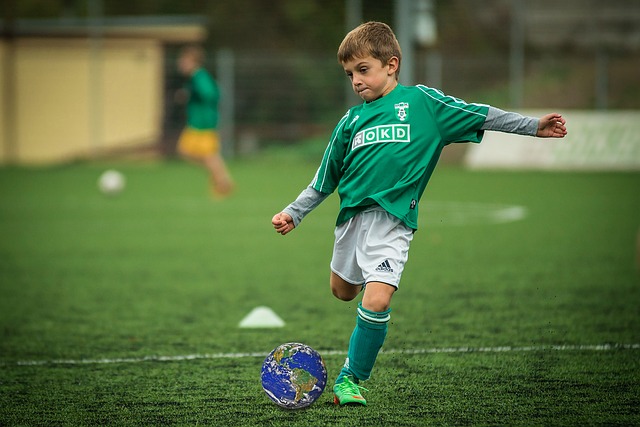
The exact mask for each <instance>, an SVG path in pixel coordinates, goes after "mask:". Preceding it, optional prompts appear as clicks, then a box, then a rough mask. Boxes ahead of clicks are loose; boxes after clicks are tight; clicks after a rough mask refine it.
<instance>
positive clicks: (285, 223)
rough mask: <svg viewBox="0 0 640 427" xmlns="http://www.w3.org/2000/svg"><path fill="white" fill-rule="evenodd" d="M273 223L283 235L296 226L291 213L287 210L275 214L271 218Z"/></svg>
mask: <svg viewBox="0 0 640 427" xmlns="http://www.w3.org/2000/svg"><path fill="white" fill-rule="evenodd" d="M271 224H273V228H275V229H276V231H277V232H278V233H280V234H282V235H283V236H284V235H285V234H287V233H288V232H290V231H292V230H293V229H294V228H296V226H295V224H294V223H293V218H291V215H289V214H288V213H285V212H280V213H277V214H275V215H274V216H273V218H272V219H271Z"/></svg>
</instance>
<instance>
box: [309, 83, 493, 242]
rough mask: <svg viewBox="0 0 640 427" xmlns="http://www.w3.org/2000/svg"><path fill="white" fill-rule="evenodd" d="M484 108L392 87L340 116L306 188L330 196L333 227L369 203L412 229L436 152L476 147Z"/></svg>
mask: <svg viewBox="0 0 640 427" xmlns="http://www.w3.org/2000/svg"><path fill="white" fill-rule="evenodd" d="M488 109H489V107H488V106H487V105H480V104H467V103H465V102H464V101H462V100H460V99H456V98H453V97H451V96H447V95H445V94H443V93H442V92H440V91H439V90H437V89H432V88H429V87H426V86H422V85H419V86H402V85H398V86H397V87H396V88H395V89H394V90H393V91H391V92H390V93H389V94H387V95H386V96H384V97H382V98H380V99H377V100H375V101H372V102H365V103H363V104H361V105H358V106H355V107H353V108H351V109H350V110H349V111H348V112H347V114H345V115H344V117H342V119H341V120H340V122H339V123H338V125H337V126H336V128H335V129H334V131H333V134H332V135H331V140H330V142H329V145H328V146H327V149H326V151H325V153H324V156H323V159H322V163H321V164H320V167H319V168H318V170H317V172H316V176H315V178H314V179H313V181H312V183H311V186H312V187H313V188H314V189H315V190H317V191H320V192H322V193H325V194H327V193H332V192H333V191H335V190H336V189H337V190H338V193H339V195H340V212H339V213H338V219H337V222H336V223H337V224H341V223H343V222H345V221H347V220H349V219H350V218H352V217H353V216H355V215H356V214H358V213H359V212H361V211H363V210H364V209H366V208H367V207H369V206H371V205H375V204H377V205H380V206H381V207H382V208H384V209H385V210H386V211H387V212H389V213H390V214H392V215H394V216H396V217H397V218H399V219H400V220H401V221H402V222H403V223H404V224H406V225H407V226H408V227H410V228H412V229H417V228H418V206H419V201H420V198H421V196H422V193H423V192H424V189H425V187H426V186H427V182H428V181H429V178H430V177H431V174H432V173H433V170H434V168H435V166H436V163H437V162H438V159H439V157H440V153H441V152H442V149H443V148H444V146H445V145H447V144H450V143H452V142H476V143H477V142H480V141H481V140H482V136H483V131H482V130H481V127H482V125H483V124H484V122H485V119H486V116H487V112H488Z"/></svg>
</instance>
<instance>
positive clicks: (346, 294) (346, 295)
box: [330, 272, 362, 301]
mask: <svg viewBox="0 0 640 427" xmlns="http://www.w3.org/2000/svg"><path fill="white" fill-rule="evenodd" d="M330 284H331V293H332V294H333V296H335V297H336V298H338V299H339V300H342V301H351V300H352V299H354V298H355V297H357V296H358V294H359V293H360V291H361V290H362V286H361V285H353V284H351V283H349V282H347V281H346V280H344V279H343V278H341V277H340V276H338V275H337V274H335V273H334V272H331V281H330Z"/></svg>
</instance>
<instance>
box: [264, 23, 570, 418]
mask: <svg viewBox="0 0 640 427" xmlns="http://www.w3.org/2000/svg"><path fill="white" fill-rule="evenodd" d="M401 59H402V54H401V51H400V46H399V44H398V41H397V39H396V37H395V35H394V33H393V31H392V30H391V28H389V26H387V25H386V24H383V23H379V22H368V23H365V24H362V25H360V26H359V27H357V28H356V29H354V30H353V31H351V32H350V33H348V34H347V36H346V37H345V38H344V40H343V41H342V43H341V45H340V47H339V49H338V61H339V63H340V64H341V65H342V67H343V68H344V71H345V73H346V74H347V76H348V77H349V79H350V80H351V84H352V86H353V90H354V91H355V92H356V93H357V94H358V95H359V96H360V97H361V98H362V99H363V100H364V103H362V104H361V105H358V106H355V107H353V108H351V109H350V110H349V111H348V112H347V113H346V114H345V115H344V116H343V117H342V119H341V120H340V121H339V122H338V124H337V126H336V127H335V129H334V131H333V134H332V136H331V140H330V141H329V145H328V147H327V149H326V151H325V153H324V156H323V159H322V162H321V164H320V167H319V168H318V170H317V172H316V175H315V177H314V178H313V180H312V181H311V184H310V185H309V186H308V187H307V188H306V189H305V190H304V191H302V193H301V194H300V195H299V196H298V198H297V199H296V200H295V201H294V202H293V203H291V204H290V205H289V206H287V207H286V208H285V209H284V210H283V211H282V212H280V213H278V214H276V215H275V216H274V217H273V219H272V220H271V222H272V224H273V226H274V228H275V229H276V231H277V232H278V233H280V234H282V235H285V234H287V233H289V232H290V231H291V230H293V229H294V228H295V227H296V226H297V225H298V224H299V223H300V221H302V219H303V218H304V216H305V215H307V214H308V213H309V212H311V210H313V209H314V208H315V207H316V206H318V205H319V204H320V203H321V202H322V201H323V200H324V199H325V198H326V197H327V196H329V194H331V193H332V192H333V191H335V190H336V189H337V190H338V194H339V195H340V211H339V213H338V219H337V222H336V224H337V225H336V228H335V244H334V248H333V257H332V260H331V278H330V286H331V291H332V292H333V295H335V296H336V297H337V298H339V299H341V300H344V301H351V300H353V299H354V298H355V297H356V296H357V295H358V294H359V293H360V291H361V290H362V289H364V293H363V297H362V301H361V302H360V303H359V304H358V308H357V317H356V325H355V328H354V330H353V333H352V335H351V338H350V340H349V351H348V356H347V359H346V361H345V364H344V366H343V368H342V370H341V371H340V373H339V374H338V377H337V379H336V381H335V385H334V387H333V392H334V395H335V398H334V401H335V403H336V404H340V405H344V404H349V403H353V404H362V405H366V400H365V399H364V397H363V396H362V394H361V393H360V390H361V389H362V387H360V386H359V385H358V384H359V383H360V382H361V381H364V380H366V379H368V378H369V376H370V375H371V370H372V368H373V365H374V363H375V360H376V357H377V355H378V351H379V350H380V348H381V347H382V344H383V343H384V340H385V337H386V334H387V325H388V323H389V319H390V312H391V309H390V305H391V297H392V296H393V294H394V292H395V291H396V290H397V289H398V285H399V283H400V277H401V275H402V271H403V269H404V265H405V263H406V262H407V258H408V252H409V245H410V243H411V240H412V238H413V233H414V232H415V230H416V229H417V228H418V223H417V219H418V208H419V203H420V198H421V196H422V193H423V192H424V189H425V187H426V185H427V182H428V181H429V178H430V176H431V174H432V173H433V170H434V168H435V166H436V163H437V161H438V158H439V156H440V153H441V152H442V149H443V148H444V146H445V145H447V144H449V143H452V142H466V141H470V142H476V143H479V142H480V141H481V140H482V137H483V133H484V131H485V130H493V131H501V132H509V133H516V134H520V135H531V136H538V137H543V138H562V137H564V136H565V135H566V133H567V131H566V128H565V120H564V119H563V118H562V116H561V115H559V114H555V113H553V114H547V115H545V116H543V117H541V118H540V119H536V118H532V117H524V116H521V115H519V114H517V113H510V112H505V111H502V110H499V109H497V108H493V107H490V106H488V105H480V104H467V103H465V102H464V101H461V100H459V99H456V98H453V97H451V96H446V95H444V94H443V93H442V92H440V91H439V90H437V89H432V88H429V87H426V86H423V85H417V86H402V85H400V84H398V73H399V71H400V63H401Z"/></svg>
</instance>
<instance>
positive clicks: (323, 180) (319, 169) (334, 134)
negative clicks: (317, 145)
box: [311, 111, 349, 191]
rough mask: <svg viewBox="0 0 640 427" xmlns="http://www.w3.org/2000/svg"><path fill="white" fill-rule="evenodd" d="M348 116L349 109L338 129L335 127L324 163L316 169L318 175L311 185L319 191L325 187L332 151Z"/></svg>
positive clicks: (325, 153)
mask: <svg viewBox="0 0 640 427" xmlns="http://www.w3.org/2000/svg"><path fill="white" fill-rule="evenodd" d="M348 117H349V112H348V111H347V113H346V114H345V115H344V116H343V117H342V119H340V121H339V122H338V125H337V126H336V129H335V131H334V133H333V137H332V138H331V141H330V142H329V145H328V146H327V149H326V150H325V152H324V156H323V158H322V163H321V164H320V167H319V168H318V170H317V171H316V175H315V177H314V178H313V181H312V182H311V186H313V187H314V188H315V189H316V190H318V191H322V189H323V188H324V182H325V181H326V178H327V172H328V171H329V161H330V159H331V153H332V151H333V147H334V145H335V142H336V139H338V135H339V134H340V131H341V130H342V128H343V127H344V124H345V123H346V121H347V118H348ZM323 168H324V171H323V174H322V181H321V182H320V187H319V188H318V187H316V184H317V182H318V178H319V174H320V171H321V170H322V169H323Z"/></svg>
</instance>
